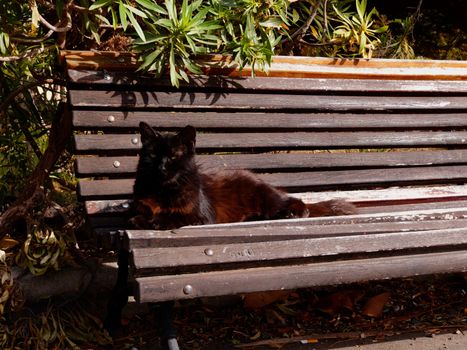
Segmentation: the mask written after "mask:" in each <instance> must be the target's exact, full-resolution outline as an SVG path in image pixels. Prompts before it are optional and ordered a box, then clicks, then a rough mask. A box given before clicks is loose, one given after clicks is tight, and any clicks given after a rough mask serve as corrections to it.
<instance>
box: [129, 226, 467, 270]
mask: <svg viewBox="0 0 467 350" xmlns="http://www.w3.org/2000/svg"><path fill="white" fill-rule="evenodd" d="M295 229H296V230H303V229H310V226H300V227H296V228H294V226H289V227H287V230H288V231H290V232H291V234H294V232H295ZM310 231H311V232H316V230H314V229H313V228H312V229H311V230H310ZM252 234H253V235H254V231H253V232H252ZM463 244H467V228H466V227H465V226H464V227H463V228H454V229H442V230H432V231H413V232H391V233H378V234H367V233H365V232H364V234H363V235H345V233H344V234H343V235H342V236H334V237H320V238H308V239H295V240H283V241H269V242H250V243H223V244H212V243H211V242H209V241H207V242H206V243H205V244H204V245H202V246H194V247H190V246H187V247H169V248H137V249H133V251H132V256H133V259H132V261H133V266H134V268H135V269H136V270H138V272H139V273H141V272H142V271H141V270H144V269H155V268H157V269H159V268H160V269H163V268H169V267H180V268H183V267H185V266H197V267H199V268H201V269H202V267H203V266H205V265H209V266H210V268H212V267H213V266H215V265H218V264H229V263H233V264H238V263H242V262H257V263H260V264H262V265H267V264H268V263H270V261H273V260H281V264H282V265H284V264H285V265H287V264H291V263H293V262H287V261H286V260H288V259H303V258H312V257H321V256H327V257H329V256H331V255H333V256H337V255H340V254H355V253H372V252H384V251H395V250H404V249H411V248H433V247H438V246H456V245H457V246H461V245H463ZM206 249H208V250H210V252H211V253H212V255H211V254H210V255H208V254H206V253H205V251H206Z"/></svg>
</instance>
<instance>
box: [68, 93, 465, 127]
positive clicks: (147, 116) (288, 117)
mask: <svg viewBox="0 0 467 350" xmlns="http://www.w3.org/2000/svg"><path fill="white" fill-rule="evenodd" d="M466 85H467V84H466ZM466 98H467V97H466ZM141 121H144V122H146V123H148V124H150V125H151V126H153V127H155V128H157V129H159V130H176V129H178V128H183V127H184V126H185V125H192V126H194V127H196V128H197V129H198V130H201V131H205V130H217V131H226V130H232V131H248V130H258V131H264V130H278V131H284V132H285V131H294V130H295V131H303V130H310V131H313V130H323V131H325V130H345V129H348V130H355V129H358V130H364V129H393V130H407V129H413V128H421V129H425V128H432V129H439V128H445V129H446V128H449V129H450V130H455V129H462V128H465V127H467V113H462V112H456V113H444V111H443V112H442V113H431V112H430V113H427V112H426V111H425V112H422V113H420V112H419V113H406V114H401V113H372V112H368V113H365V114H351V113H293V112H291V113H277V112H268V113H265V112H262V113H261V112H257V113H251V112H248V111H246V112H222V111H221V112H183V111H165V112H160V111H151V112H149V111H136V112H135V111H127V112H124V111H96V110H86V111H80V110H77V111H74V112H73V125H74V127H75V128H76V129H77V130H111V131H119V130H132V131H136V130H137V129H138V125H139V123H140V122H141Z"/></svg>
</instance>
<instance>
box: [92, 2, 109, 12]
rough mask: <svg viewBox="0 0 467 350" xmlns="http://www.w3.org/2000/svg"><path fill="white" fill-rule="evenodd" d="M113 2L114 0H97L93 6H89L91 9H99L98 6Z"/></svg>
mask: <svg viewBox="0 0 467 350" xmlns="http://www.w3.org/2000/svg"><path fill="white" fill-rule="evenodd" d="M111 2H112V0H97V1H96V2H95V3H93V4H92V5H91V6H89V11H94V10H97V9H98V8H101V7H103V6H106V5H108V4H110V3H111Z"/></svg>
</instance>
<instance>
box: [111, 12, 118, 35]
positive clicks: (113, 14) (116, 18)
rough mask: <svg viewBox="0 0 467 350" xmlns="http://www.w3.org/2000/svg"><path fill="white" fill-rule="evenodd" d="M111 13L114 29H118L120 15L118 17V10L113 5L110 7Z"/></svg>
mask: <svg viewBox="0 0 467 350" xmlns="http://www.w3.org/2000/svg"><path fill="white" fill-rule="evenodd" d="M110 13H111V14H112V26H113V28H114V30H117V27H118V17H117V12H116V11H115V10H114V9H113V7H111V8H110Z"/></svg>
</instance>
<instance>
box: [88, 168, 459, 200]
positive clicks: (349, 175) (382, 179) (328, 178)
mask: <svg viewBox="0 0 467 350" xmlns="http://www.w3.org/2000/svg"><path fill="white" fill-rule="evenodd" d="M258 177H259V178H260V179H262V180H264V181H266V182H267V183H269V184H271V185H273V186H276V187H280V188H284V189H287V190H289V191H291V192H299V191H305V190H306V191H311V190H319V189H330V188H332V189H338V188H341V189H342V188H346V187H347V188H349V187H350V186H352V187H354V188H371V187H374V186H377V185H378V186H383V185H386V186H395V185H409V184H410V185H416V184H428V183H431V184H440V183H452V184H457V183H460V182H465V181H467V165H456V166H432V167H426V168H425V167H413V168H394V169H390V168H388V169H365V170H353V171H346V170H336V171H316V172H310V171H307V172H299V173H276V174H258ZM133 183H134V180H133V179H113V180H93V181H84V180H83V181H81V182H80V184H79V195H80V196H81V197H82V198H86V199H97V198H106V197H107V198H108V197H122V198H125V197H126V198H128V197H129V196H130V195H131V194H132V193H133Z"/></svg>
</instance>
